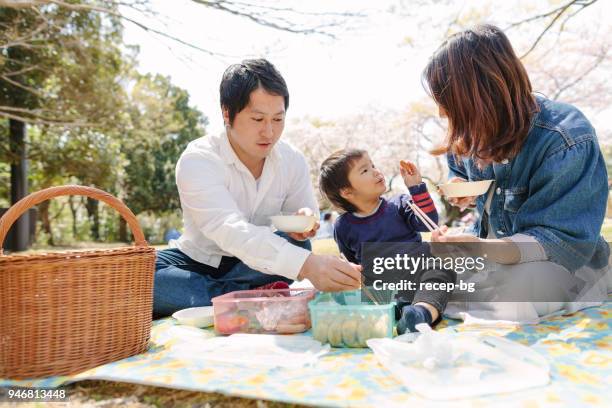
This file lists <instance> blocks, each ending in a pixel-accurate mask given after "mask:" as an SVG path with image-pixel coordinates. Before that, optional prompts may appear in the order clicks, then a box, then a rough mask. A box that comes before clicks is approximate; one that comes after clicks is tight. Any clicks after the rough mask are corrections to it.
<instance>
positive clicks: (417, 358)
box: [367, 331, 550, 400]
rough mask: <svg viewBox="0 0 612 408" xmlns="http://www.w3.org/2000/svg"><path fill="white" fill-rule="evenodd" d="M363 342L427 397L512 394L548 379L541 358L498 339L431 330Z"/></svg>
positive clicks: (444, 398)
mask: <svg viewBox="0 0 612 408" xmlns="http://www.w3.org/2000/svg"><path fill="white" fill-rule="evenodd" d="M402 340H404V341H402ZM367 343H368V347H370V348H371V349H372V351H373V352H374V355H375V356H376V359H377V360H378V362H379V363H380V364H381V365H382V366H383V367H385V368H386V369H388V370H389V371H390V372H391V373H392V374H393V375H394V376H395V377H396V378H397V379H398V380H399V381H401V382H402V383H403V384H404V385H406V386H407V387H408V388H409V389H410V390H411V391H413V392H415V393H417V394H419V395H421V396H423V397H425V398H429V399H434V400H452V399H459V398H470V397H476V396H481V395H487V394H497V393H506V392H513V391H518V390H522V389H526V388H532V387H538V386H542V385H546V384H548V383H549V381H550V376H549V370H550V368H549V365H548V362H547V361H546V360H545V359H544V358H543V357H542V356H540V355H539V354H538V353H536V352H535V351H533V350H531V349H530V348H529V347H526V346H523V345H522V344H519V343H516V342H513V341H510V340H507V339H505V338H502V337H493V336H478V335H474V334H467V333H449V334H445V333H444V334H443V333H438V332H434V331H430V332H425V333H422V334H420V335H416V336H412V339H411V337H410V336H402V338H398V339H396V340H391V339H371V340H368V342H367Z"/></svg>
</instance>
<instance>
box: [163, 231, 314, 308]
mask: <svg viewBox="0 0 612 408" xmlns="http://www.w3.org/2000/svg"><path fill="white" fill-rule="evenodd" d="M277 234H278V235H280V236H282V237H283V238H285V239H287V240H288V241H289V242H291V243H292V244H293V245H297V246H299V247H302V248H305V249H308V250H310V249H311V248H312V246H311V244H310V241H308V240H307V241H296V240H293V239H291V238H289V237H288V236H287V235H285V234H283V233H277ZM224 259H226V260H227V258H224ZM276 281H285V282H287V283H289V284H290V283H292V282H293V281H292V280H290V279H288V278H285V277H283V276H279V275H270V274H266V273H262V272H259V271H256V270H254V269H251V268H249V267H248V266H247V265H245V264H244V263H242V262H239V261H238V262H237V263H236V265H235V266H233V267H232V268H231V269H230V270H229V271H228V272H226V273H223V272H222V271H219V270H216V269H215V268H213V267H211V266H209V265H204V264H201V263H199V262H197V261H195V260H193V259H191V258H190V257H188V256H187V255H185V254H184V253H183V252H181V251H180V250H178V249H175V248H172V249H164V250H162V251H158V252H157V259H156V261H155V281H154V289H153V316H154V318H160V317H164V316H169V315H171V314H172V313H174V312H176V311H177V310H181V309H185V308H188V307H197V306H210V305H211V304H212V303H211V299H212V298H214V297H215V296H220V295H223V294H224V293H229V292H234V291H236V290H247V289H253V288H256V287H258V286H262V285H266V284H268V283H272V282H276Z"/></svg>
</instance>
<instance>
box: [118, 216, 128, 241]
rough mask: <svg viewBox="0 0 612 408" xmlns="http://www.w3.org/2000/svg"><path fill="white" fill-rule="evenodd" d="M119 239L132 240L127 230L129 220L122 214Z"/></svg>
mask: <svg viewBox="0 0 612 408" xmlns="http://www.w3.org/2000/svg"><path fill="white" fill-rule="evenodd" d="M119 241H121V242H130V240H129V238H128V232H127V222H125V219H123V217H122V216H119Z"/></svg>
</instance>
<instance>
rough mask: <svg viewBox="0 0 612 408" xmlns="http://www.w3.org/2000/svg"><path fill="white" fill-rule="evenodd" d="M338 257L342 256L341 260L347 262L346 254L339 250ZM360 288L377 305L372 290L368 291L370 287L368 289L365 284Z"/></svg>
mask: <svg viewBox="0 0 612 408" xmlns="http://www.w3.org/2000/svg"><path fill="white" fill-rule="evenodd" d="M340 258H342V259H343V260H345V261H346V262H349V260H348V259H346V256H344V254H343V253H342V252H340ZM361 290H363V291H364V293H365V294H366V296H367V297H368V298H369V299H370V300H371V301H372V302H374V304H375V305H378V304H379V303H378V301H377V300H376V297H375V296H374V295H372V292H370V289H368V287H367V286H361Z"/></svg>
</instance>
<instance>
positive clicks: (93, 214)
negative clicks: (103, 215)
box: [85, 197, 100, 241]
mask: <svg viewBox="0 0 612 408" xmlns="http://www.w3.org/2000/svg"><path fill="white" fill-rule="evenodd" d="M98 207H99V205H98V200H95V199H93V198H90V197H87V204H85V208H87V216H88V217H89V222H90V224H91V227H90V228H91V238H92V239H93V240H94V241H100V214H99V213H98Z"/></svg>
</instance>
